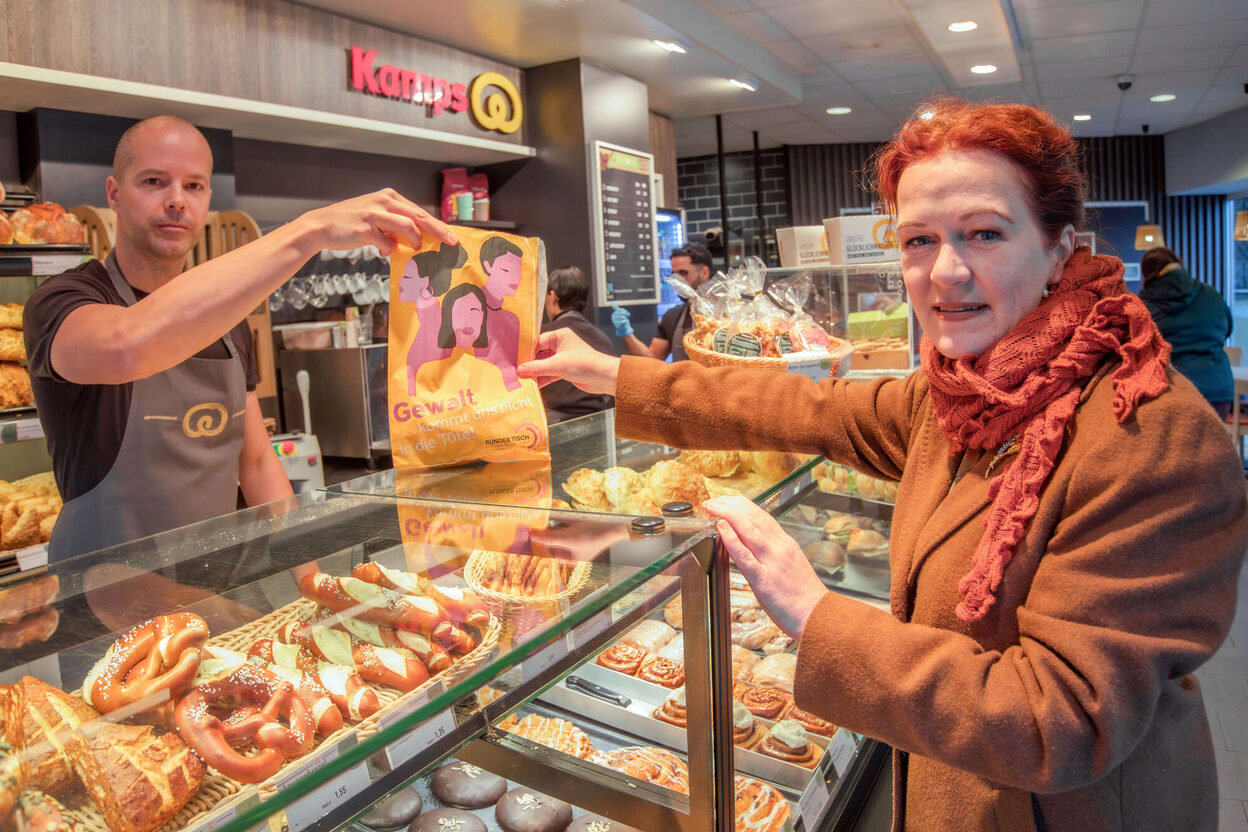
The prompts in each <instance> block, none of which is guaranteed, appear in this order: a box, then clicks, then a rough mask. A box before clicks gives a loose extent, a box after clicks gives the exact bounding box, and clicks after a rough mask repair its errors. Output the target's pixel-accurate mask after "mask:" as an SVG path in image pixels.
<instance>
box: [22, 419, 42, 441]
mask: <svg viewBox="0 0 1248 832" xmlns="http://www.w3.org/2000/svg"><path fill="white" fill-rule="evenodd" d="M42 438H43V425H42V424H40V423H39V420H38V419H21V420H19V421H18V423H17V441H18V442H24V441H25V440H27V439H42Z"/></svg>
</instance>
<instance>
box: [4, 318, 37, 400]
mask: <svg viewBox="0 0 1248 832" xmlns="http://www.w3.org/2000/svg"><path fill="white" fill-rule="evenodd" d="M3 331H4V330H0V332H3ZM34 403H35V394H34V391H33V390H31V387H30V375H29V374H28V373H27V372H26V368H25V367H23V366H22V365H20V364H17V363H16V362H12V361H0V408H11V407H28V406H30V405H32V404H34Z"/></svg>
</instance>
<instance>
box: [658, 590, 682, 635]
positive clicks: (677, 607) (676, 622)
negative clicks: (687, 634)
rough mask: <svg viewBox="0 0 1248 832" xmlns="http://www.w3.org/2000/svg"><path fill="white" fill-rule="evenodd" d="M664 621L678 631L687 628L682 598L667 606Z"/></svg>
mask: <svg viewBox="0 0 1248 832" xmlns="http://www.w3.org/2000/svg"><path fill="white" fill-rule="evenodd" d="M663 620H664V621H666V622H667V623H668V624H670V625H671V626H672V627H674V628H676V629H677V630H680V629H684V626H685V610H684V604H683V603H681V600H680V596H679V595H677V596H676V598H675V599H673V600H671V601H669V602H668V603H667V606H665V607H664V608H663Z"/></svg>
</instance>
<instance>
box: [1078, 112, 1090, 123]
mask: <svg viewBox="0 0 1248 832" xmlns="http://www.w3.org/2000/svg"><path fill="white" fill-rule="evenodd" d="M1091 120H1092V116H1090V115H1088V114H1087V113H1080V114H1079V115H1077V116H1075V121H1091Z"/></svg>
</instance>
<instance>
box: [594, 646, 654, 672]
mask: <svg viewBox="0 0 1248 832" xmlns="http://www.w3.org/2000/svg"><path fill="white" fill-rule="evenodd" d="M646 655H647V654H646V651H645V649H644V648H641V647H638V646H637V645H635V644H628V643H626V642H623V641H617V642H616V643H615V644H612V645H611V646H610V647H608V648H607V649H606V650H603V651H602V652H601V653H600V654H599V655H598V664H600V665H602V666H603V667H609V668H611V669H612V670H618V671H619V672H621V673H627V674H628V675H629V676H632V675H634V674H636V673H637V668H639V667H641V662H642V660H643V659H645V657H646Z"/></svg>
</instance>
